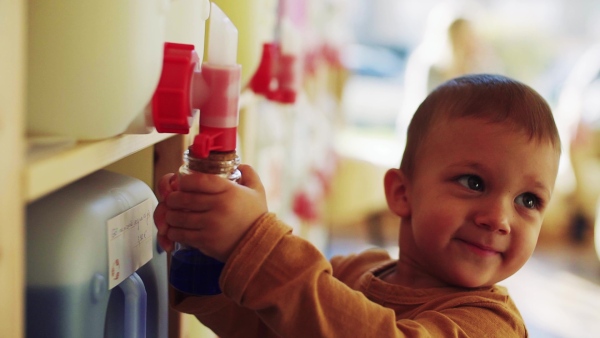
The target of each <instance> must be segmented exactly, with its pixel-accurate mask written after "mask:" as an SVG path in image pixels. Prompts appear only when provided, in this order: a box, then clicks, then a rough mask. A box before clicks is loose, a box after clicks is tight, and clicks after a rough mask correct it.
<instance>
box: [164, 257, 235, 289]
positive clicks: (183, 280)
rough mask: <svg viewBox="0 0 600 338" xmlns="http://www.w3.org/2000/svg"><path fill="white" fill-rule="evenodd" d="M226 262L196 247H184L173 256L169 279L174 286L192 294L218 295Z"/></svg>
mask: <svg viewBox="0 0 600 338" xmlns="http://www.w3.org/2000/svg"><path fill="white" fill-rule="evenodd" d="M224 266H225V264H224V263H221V262H219V261H218V260H216V259H214V258H211V257H208V256H206V255H204V254H203V253H202V252H200V251H198V250H196V249H189V248H186V249H182V250H179V251H176V252H175V253H174V254H173V256H172V257H171V270H170V272H169V275H170V276H169V281H170V283H171V285H173V287H174V288H176V289H177V290H179V291H181V292H185V293H188V294H192V295H201V296H205V295H218V294H220V293H221V288H219V277H220V276H221V271H223V267H224Z"/></svg>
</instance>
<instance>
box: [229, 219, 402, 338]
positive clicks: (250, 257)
mask: <svg viewBox="0 0 600 338" xmlns="http://www.w3.org/2000/svg"><path fill="white" fill-rule="evenodd" d="M251 232H252V234H249V235H247V236H246V237H245V238H244V239H243V240H242V243H241V244H240V246H238V249H236V252H234V255H232V257H231V258H230V259H229V261H228V262H227V264H226V266H225V268H224V270H223V275H222V276H221V288H222V290H223V293H224V294H225V295H226V296H227V297H229V298H231V299H232V300H233V302H235V303H236V304H238V305H239V306H241V307H244V308H247V309H250V310H252V311H256V313H257V315H258V316H259V317H260V318H261V320H262V321H264V322H265V324H266V325H267V326H268V327H270V328H272V329H273V331H274V332H275V334H276V335H278V336H282V337H385V336H390V333H392V334H393V333H396V336H399V337H402V336H403V335H402V334H401V332H399V331H398V330H397V328H396V318H395V313H394V311H393V310H392V309H389V308H385V307H383V306H381V305H379V304H376V303H374V302H371V301H370V300H369V299H367V298H366V297H365V296H364V295H363V294H362V293H361V292H359V291H356V290H353V289H351V288H350V287H348V286H347V285H345V284H344V283H342V282H341V281H339V280H338V279H336V278H334V277H333V276H332V268H331V265H330V263H329V262H328V261H327V259H326V258H325V257H324V256H323V255H322V254H321V253H320V252H319V251H318V250H317V249H316V248H315V247H314V246H313V245H312V244H310V243H309V242H307V241H305V240H303V239H301V238H298V237H296V236H293V235H291V229H290V228H289V227H287V226H286V225H284V224H283V223H281V222H280V221H278V220H277V219H276V217H275V216H274V215H272V214H268V215H266V216H264V217H263V218H261V219H260V220H259V221H258V223H257V224H256V225H255V226H254V227H253V228H252V229H251ZM392 336H393V335H392Z"/></svg>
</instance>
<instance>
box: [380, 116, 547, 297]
mask: <svg viewBox="0 0 600 338" xmlns="http://www.w3.org/2000/svg"><path fill="white" fill-rule="evenodd" d="M415 161H416V162H415V170H414V174H413V176H412V178H410V179H407V178H406V177H404V176H403V177H404V179H402V180H403V182H405V185H404V187H405V189H404V190H403V192H401V193H400V194H399V195H403V194H404V195H403V196H404V198H403V199H402V201H399V202H398V205H396V206H397V207H399V208H398V209H397V210H399V211H397V213H398V214H399V215H400V216H402V217H403V223H402V232H401V238H400V247H401V254H400V255H401V260H402V261H404V262H409V265H411V266H414V267H417V269H418V270H420V272H421V273H424V275H426V276H430V277H432V278H433V279H432V281H433V283H434V284H435V281H436V280H437V281H439V282H442V283H449V284H452V285H459V286H464V287H478V286H486V285H492V284H494V283H496V282H499V281H501V280H503V279H505V278H507V277H509V276H511V275H512V274H514V273H515V272H516V271H517V270H519V269H520V268H521V267H522V266H523V264H525V262H526V261H527V260H528V259H529V257H530V256H531V254H532V252H533V250H534V248H535V245H536V242H537V238H538V235H539V231H540V227H541V225H542V219H543V215H544V212H545V207H546V206H547V205H548V202H549V200H550V196H551V194H552V190H553V188H554V181H555V179H556V173H557V169H558V153H557V151H556V150H555V149H554V147H553V146H552V145H551V143H550V142H543V143H541V142H537V141H535V140H529V138H528V136H527V135H526V134H524V133H522V132H520V131H515V130H511V129H510V128H509V127H507V126H506V125H505V124H501V123H487V122H486V121H484V120H481V119H475V118H460V119H456V120H454V121H443V122H439V123H437V124H436V125H435V126H434V127H433V128H432V131H431V133H430V135H429V136H428V137H427V138H426V140H425V141H424V143H423V145H422V146H421V147H420V149H419V151H418V154H417V158H416V159H415ZM386 180H387V178H386ZM386 184H387V183H386ZM388 200H389V195H388ZM403 203H405V204H403ZM390 205H391V204H390ZM392 209H393V207H392Z"/></svg>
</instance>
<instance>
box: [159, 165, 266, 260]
mask: <svg viewBox="0 0 600 338" xmlns="http://www.w3.org/2000/svg"><path fill="white" fill-rule="evenodd" d="M239 170H240V171H241V172H242V179H241V182H239V184H237V183H234V182H231V181H229V180H227V179H225V178H222V177H218V176H216V175H211V174H202V173H195V174H194V175H188V176H182V177H179V178H178V180H177V183H176V184H173V183H172V182H171V184H169V183H168V182H164V181H166V180H168V179H167V178H165V177H163V179H162V180H161V183H160V184H159V195H160V194H162V193H163V192H167V194H166V195H162V196H164V202H162V203H160V204H159V206H158V207H157V209H156V211H155V222H156V224H157V227H158V230H159V244H160V245H161V246H163V248H164V249H165V250H171V249H172V246H173V242H180V243H183V244H187V245H189V246H193V247H195V248H197V249H199V250H200V251H202V252H203V253H204V254H206V255H208V256H211V257H214V258H216V259H218V260H220V261H223V262H225V261H226V260H227V258H229V255H230V254H231V253H232V252H233V250H234V249H235V247H236V245H237V244H238V242H239V241H240V239H241V238H242V236H243V235H244V234H245V233H246V231H248V229H249V228H250V226H251V225H252V224H253V223H254V222H255V221H256V220H257V219H258V218H259V217H260V216H262V215H263V214H265V213H266V212H267V211H268V209H267V202H266V197H265V191H264V188H263V185H262V183H261V182H260V179H259V177H258V175H257V174H256V173H255V172H254V170H253V169H252V168H251V167H249V166H247V165H240V167H239ZM173 187H175V188H176V189H177V190H173Z"/></svg>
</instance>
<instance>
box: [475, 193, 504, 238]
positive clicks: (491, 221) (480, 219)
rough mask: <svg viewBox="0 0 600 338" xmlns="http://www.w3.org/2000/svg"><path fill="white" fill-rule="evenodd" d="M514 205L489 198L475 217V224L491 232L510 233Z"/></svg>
mask: <svg viewBox="0 0 600 338" xmlns="http://www.w3.org/2000/svg"><path fill="white" fill-rule="evenodd" d="M512 213H513V206H512V203H509V202H507V201H504V200H503V199H498V198H488V199H487V201H486V203H482V205H481V206H480V209H479V210H478V212H477V214H476V216H475V224H477V226H480V227H483V228H485V229H487V230H489V231H494V232H495V231H498V232H500V233H501V234H508V233H510V220H511V219H512V217H513V215H512Z"/></svg>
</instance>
